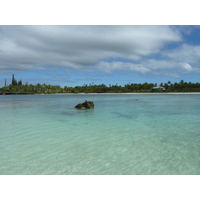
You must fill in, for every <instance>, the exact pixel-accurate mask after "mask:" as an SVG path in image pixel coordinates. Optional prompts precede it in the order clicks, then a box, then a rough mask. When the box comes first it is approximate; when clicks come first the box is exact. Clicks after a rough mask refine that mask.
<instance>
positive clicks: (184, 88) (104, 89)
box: [0, 74, 200, 94]
mask: <svg viewBox="0 0 200 200" xmlns="http://www.w3.org/2000/svg"><path fill="white" fill-rule="evenodd" d="M155 86H158V84H157V83H147V82H145V83H130V82H129V83H127V84H125V85H124V86H121V85H118V84H117V83H116V84H115V85H111V84H109V86H106V85H105V84H100V85H96V84H94V83H91V84H89V85H88V84H84V85H83V86H75V87H68V86H64V87H63V88H62V87H61V86H59V85H47V84H45V83H44V84H40V83H38V84H36V85H33V84H28V83H27V82H26V83H25V84H23V83H22V80H20V81H17V80H16V79H15V77H14V74H13V75H12V83H11V84H10V85H7V83H6V80H5V85H4V87H2V88H0V93H1V94H52V93H145V92H165V93H166V92H200V83H191V82H184V80H181V81H180V82H179V83H177V82H175V83H171V82H170V81H168V82H167V83H160V84H159V86H163V87H165V90H164V91H160V90H152V88H153V87H155Z"/></svg>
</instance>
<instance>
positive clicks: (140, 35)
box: [0, 25, 200, 87]
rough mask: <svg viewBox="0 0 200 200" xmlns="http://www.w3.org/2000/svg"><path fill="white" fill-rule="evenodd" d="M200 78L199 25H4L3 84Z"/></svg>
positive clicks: (0, 40)
mask: <svg viewBox="0 0 200 200" xmlns="http://www.w3.org/2000/svg"><path fill="white" fill-rule="evenodd" d="M12 74H14V75H15V79H16V80H18V81H19V80H20V79H21V80H22V82H23V83H25V82H28V84H37V83H40V84H44V83H45V84H51V85H60V86H61V87H64V86H68V87H70V86H72V87H75V86H82V85H84V84H102V83H103V84H106V85H107V86H108V85H109V84H111V85H115V84H118V85H121V86H124V85H125V84H127V83H144V82H148V83H157V84H160V83H166V82H168V81H171V82H172V83H174V82H180V81H181V80H184V81H185V82H194V83H196V82H200V26H197V25H180V26H178V25H172V26H169V25H80V26H79V25H54V26H51V25H29V26H28V25H18V26H15V25H8V26H5V25H0V87H3V86H4V84H5V79H6V82H7V84H10V83H11V78H12Z"/></svg>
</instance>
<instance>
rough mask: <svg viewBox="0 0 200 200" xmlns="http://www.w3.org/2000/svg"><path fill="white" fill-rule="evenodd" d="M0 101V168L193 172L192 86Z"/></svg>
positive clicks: (196, 160)
mask: <svg viewBox="0 0 200 200" xmlns="http://www.w3.org/2000/svg"><path fill="white" fill-rule="evenodd" d="M86 99H87V100H91V101H93V102H94V104H95V108H94V109H90V110H77V109H74V106H75V105H76V104H78V103H81V102H84V101H85V100H86ZM0 109H1V111H0V119H1V120H0V127H1V130H0V149H1V151H0V160H1V161H0V174H63V175H64V174H66V175H67V174H128V175H129V174H130V175H131V174H200V155H199V152H200V131H199V130H200V123H199V119H200V95H198V94H196V95H195V94H191V95H186V94H180V95H175V94H154V95H149V94H148V95H147V94H138V95H136V94H131V95H128V94H116V95H115V94H94V95H90V94H87V95H78V94H77V95H27V96H26V95H24V96H23V95H19V96H18V95H13V96H0Z"/></svg>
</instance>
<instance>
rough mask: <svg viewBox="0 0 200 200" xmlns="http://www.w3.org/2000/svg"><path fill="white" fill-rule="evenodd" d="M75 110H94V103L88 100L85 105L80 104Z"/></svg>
mask: <svg viewBox="0 0 200 200" xmlns="http://www.w3.org/2000/svg"><path fill="white" fill-rule="evenodd" d="M75 108H79V109H89V108H94V103H93V102H92V101H88V100H86V101H85V102H84V103H79V104H77V105H76V106H75Z"/></svg>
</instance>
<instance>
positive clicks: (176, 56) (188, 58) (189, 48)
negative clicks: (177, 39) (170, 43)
mask: <svg viewBox="0 0 200 200" xmlns="http://www.w3.org/2000/svg"><path fill="white" fill-rule="evenodd" d="M162 55H163V56H164V57H167V58H169V59H172V60H174V61H176V62H183V63H188V64H191V65H193V64H195V65H196V64H198V63H199V62H200V56H199V55H200V45H195V46H193V45H189V44H183V45H181V46H180V47H178V48H176V49H173V50H167V51H164V52H163V53H162Z"/></svg>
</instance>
